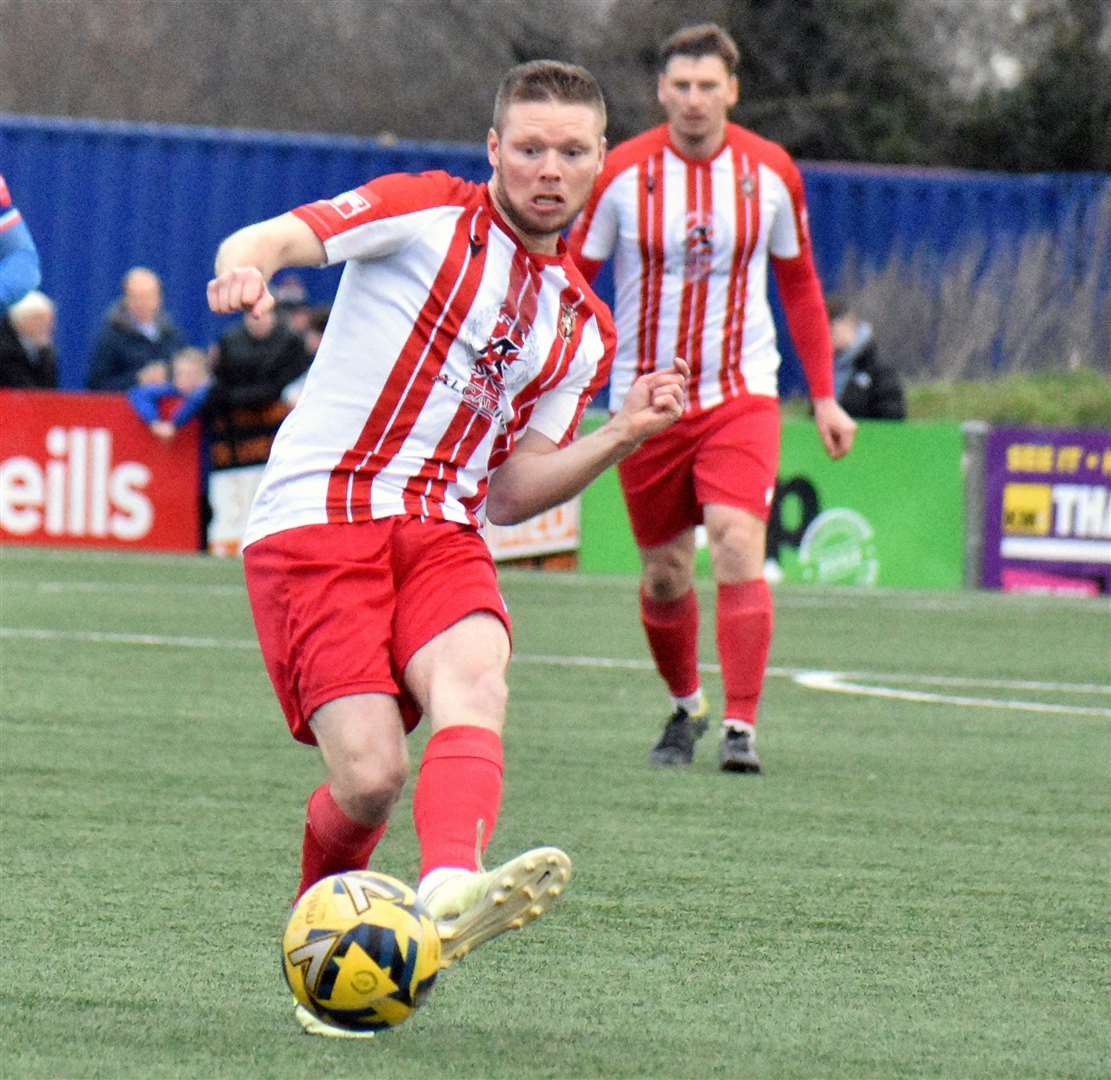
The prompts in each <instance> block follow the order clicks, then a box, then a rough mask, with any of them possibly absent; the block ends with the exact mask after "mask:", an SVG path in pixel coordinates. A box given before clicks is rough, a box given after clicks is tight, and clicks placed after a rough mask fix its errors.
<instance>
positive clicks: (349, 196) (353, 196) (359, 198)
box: [328, 191, 372, 221]
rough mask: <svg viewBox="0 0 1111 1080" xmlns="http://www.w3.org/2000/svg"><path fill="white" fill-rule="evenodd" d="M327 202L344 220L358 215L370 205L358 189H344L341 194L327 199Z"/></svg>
mask: <svg viewBox="0 0 1111 1080" xmlns="http://www.w3.org/2000/svg"><path fill="white" fill-rule="evenodd" d="M328 203H329V204H330V205H331V207H332V209H333V210H335V212H336V213H337V214H339V216H340V217H341V218H343V220H344V221H347V220H349V219H350V218H353V217H356V216H358V215H359V214H361V213H362V212H363V211H364V210H369V209H370V208H371V205H372V203H371V202H370V200H369V199H367V198H366V196H365V195H363V193H362V192H360V191H345V192H344V193H343V194H342V195H337V196H336V197H335V198H334V199H329V200H328Z"/></svg>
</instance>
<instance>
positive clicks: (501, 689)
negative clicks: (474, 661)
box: [469, 667, 509, 725]
mask: <svg viewBox="0 0 1111 1080" xmlns="http://www.w3.org/2000/svg"><path fill="white" fill-rule="evenodd" d="M469 697H470V708H471V711H472V712H474V713H475V714H477V715H479V716H482V717H485V718H487V719H488V720H490V721H491V722H494V723H497V724H499V725H500V724H502V723H503V722H504V720H505V712H506V707H507V705H508V703H509V687H508V685H507V684H506V681H505V673H504V672H503V671H502V670H501V668H499V667H490V668H487V669H485V670H483V671H480V672H478V673H476V674H475V676H474V678H473V679H472V680H471V682H470V687H469Z"/></svg>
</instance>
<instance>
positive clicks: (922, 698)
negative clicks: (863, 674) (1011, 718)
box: [795, 671, 1111, 720]
mask: <svg viewBox="0 0 1111 1080" xmlns="http://www.w3.org/2000/svg"><path fill="white" fill-rule="evenodd" d="M795 682H796V683H798V685H799V686H805V687H808V688H809V689H811V690H829V691H831V692H833V693H835V694H857V695H859V696H862V697H878V698H893V699H895V700H897V701H917V702H922V703H925V704H930V705H959V706H963V707H966V708H979V709H1009V710H1011V711H1017V712H1034V713H1067V714H1069V715H1070V716H1076V715H1079V716H1099V717H1106V718H1107V719H1109V720H1111V709H1104V708H1101V707H1099V706H1096V705H1093V706H1087V705H1055V704H1052V703H1049V702H1044V701H1009V700H1004V699H999V698H981V697H961V696H958V695H956V694H934V693H930V692H928V691H923V690H896V689H894V688H893V687H890V686H868V685H866V684H864V683H858V682H851V681H849V680H848V679H847V677H846V676H845V675H844V674H843V673H841V672H837V671H804V672H802V673H801V674H799V675H796V676H795Z"/></svg>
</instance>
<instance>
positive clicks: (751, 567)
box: [707, 519, 764, 579]
mask: <svg viewBox="0 0 1111 1080" xmlns="http://www.w3.org/2000/svg"><path fill="white" fill-rule="evenodd" d="M707 536H708V539H709V541H710V556H711V559H712V561H713V564H714V569H715V572H716V576H717V577H718V578H719V579H721V578H722V575H723V573H724V574H725V576H726V577H728V578H731V579H744V578H750V577H759V576H760V575H761V573H762V567H763V564H764V529H763V525H762V523H759V522H749V521H747V520H737V519H733V520H730V521H726V522H721V523H720V524H718V525H716V526H715V527H713V528H709V529H708V530H707Z"/></svg>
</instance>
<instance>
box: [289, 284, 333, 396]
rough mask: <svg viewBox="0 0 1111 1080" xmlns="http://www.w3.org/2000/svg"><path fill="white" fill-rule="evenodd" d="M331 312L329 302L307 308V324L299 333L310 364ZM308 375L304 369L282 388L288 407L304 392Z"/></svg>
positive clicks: (318, 346)
mask: <svg viewBox="0 0 1111 1080" xmlns="http://www.w3.org/2000/svg"><path fill="white" fill-rule="evenodd" d="M331 313H332V306H331V304H317V305H316V306H315V307H313V308H310V309H309V317H308V325H307V326H306V327H305V330H304V332H303V333H302V334H301V339H302V340H303V341H304V343H305V353H306V355H307V358H308V362H309V364H310V365H311V364H312V362H313V359H314V358H315V356H316V350H317V349H319V348H320V341H321V339H322V338H323V337H324V328H325V327H326V326H327V325H328V316H329V315H330V314H331ZM308 377H309V373H308V371H307V370H306V371H305V372H304V373H303V374H301V375H298V376H297V378H296V379H294V380H293V382H291V383H287V384H286V386H285V388H284V389H283V390H282V401H284V402H285V403H286V404H287V405H288V406H290V408H292V407H293V406H294V405H296V404H297V401H298V399H299V398H300V397H301V394H302V393H303V392H304V389H305V380H306V379H307V378H308Z"/></svg>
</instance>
